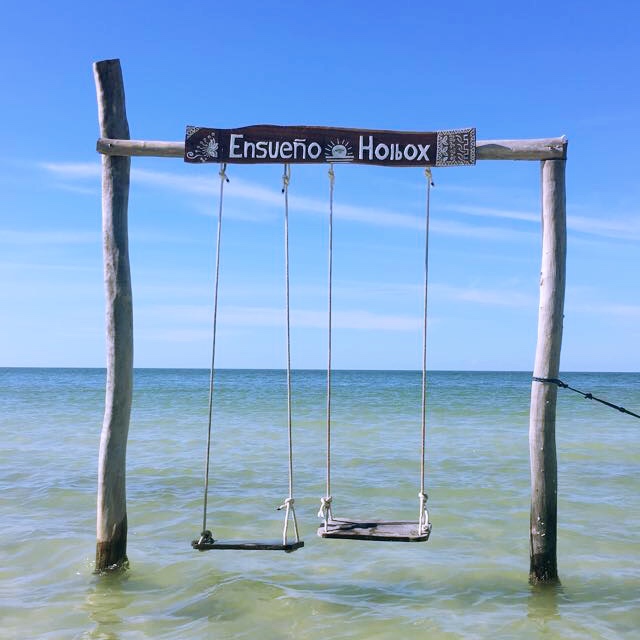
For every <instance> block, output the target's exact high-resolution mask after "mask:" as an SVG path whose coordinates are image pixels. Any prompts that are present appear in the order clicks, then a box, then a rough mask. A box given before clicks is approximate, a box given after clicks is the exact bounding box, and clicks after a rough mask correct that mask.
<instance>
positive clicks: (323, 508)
mask: <svg viewBox="0 0 640 640" xmlns="http://www.w3.org/2000/svg"><path fill="white" fill-rule="evenodd" d="M328 176H329V247H328V254H329V255H328V264H329V272H328V275H327V283H328V295H327V299H328V309H327V316H328V318H327V326H328V332H327V333H328V337H327V408H326V412H327V422H326V424H327V428H326V450H327V459H326V478H327V482H326V493H325V495H324V497H322V498H321V499H320V510H319V511H318V518H323V519H324V530H325V531H327V527H328V523H329V520H332V519H333V513H332V511H331V502H332V500H333V498H332V497H331V336H332V306H333V294H332V291H333V193H334V187H335V182H336V174H335V173H334V171H333V164H332V163H330V164H329V171H328Z"/></svg>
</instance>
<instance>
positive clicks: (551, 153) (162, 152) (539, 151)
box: [96, 136, 567, 160]
mask: <svg viewBox="0 0 640 640" xmlns="http://www.w3.org/2000/svg"><path fill="white" fill-rule="evenodd" d="M96 149H97V151H98V153H102V154H103V155H106V156H153V157H157V158H184V142H164V141H159V140H112V139H109V138H99V139H98V143H97V145H96ZM566 157H567V138H566V137H565V136H562V137H560V138H536V139H531V140H478V141H477V143H476V158H477V159H478V160H553V159H556V158H566Z"/></svg>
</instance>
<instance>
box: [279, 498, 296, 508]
mask: <svg viewBox="0 0 640 640" xmlns="http://www.w3.org/2000/svg"><path fill="white" fill-rule="evenodd" d="M294 502H295V500H294V499H293V498H286V499H285V501H284V502H283V503H282V504H281V505H280V506H279V507H277V509H276V511H281V510H282V509H289V508H290V507H292V506H293V504H294Z"/></svg>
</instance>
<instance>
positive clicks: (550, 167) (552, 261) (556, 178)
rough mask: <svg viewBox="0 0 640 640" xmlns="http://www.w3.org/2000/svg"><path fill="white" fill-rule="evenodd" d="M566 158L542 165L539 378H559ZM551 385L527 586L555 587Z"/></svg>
mask: <svg viewBox="0 0 640 640" xmlns="http://www.w3.org/2000/svg"><path fill="white" fill-rule="evenodd" d="M565 163H566V160H565V159H559V160H544V161H543V162H542V163H541V164H542V267H541V274H540V309H539V313H538V344H537V347H536V358H535V365H534V370H533V375H534V377H537V378H557V377H558V374H559V371H560V347H561V344H562V321H563V312H564V290H565V264H566V254H567V227H566V195H565ZM557 391H558V387H557V386H556V385H555V384H550V383H544V382H539V381H535V380H534V381H533V383H532V388H531V412H530V418H529V453H530V461H531V521H530V524H531V531H530V538H529V542H530V544H529V557H530V568H529V581H530V582H531V583H532V584H543V583H551V584H553V583H557V582H559V580H558V566H557V556H556V546H557V545H556V541H557V513H558V470H557V461H556V434H555V428H556V396H557Z"/></svg>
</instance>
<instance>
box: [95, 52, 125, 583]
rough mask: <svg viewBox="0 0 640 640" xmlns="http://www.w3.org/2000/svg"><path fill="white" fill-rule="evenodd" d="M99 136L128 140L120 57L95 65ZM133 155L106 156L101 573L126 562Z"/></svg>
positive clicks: (98, 567)
mask: <svg viewBox="0 0 640 640" xmlns="http://www.w3.org/2000/svg"><path fill="white" fill-rule="evenodd" d="M93 72H94V78H95V83H96V92H97V98H98V119H99V124H100V135H101V136H102V137H105V136H108V137H113V138H120V139H128V138H129V125H128V123H127V114H126V109H125V99H124V84H123V80H122V70H121V68H120V61H119V60H103V61H101V62H96V63H95V64H94V65H93ZM130 165H131V159H130V158H128V157H124V156H102V238H103V257H104V281H105V294H106V346H107V384H106V393H105V410H104V421H103V424H102V434H101V437H100V454H99V463H98V504H97V523H96V535H97V541H96V564H95V571H96V573H102V572H105V571H112V570H117V569H121V568H123V567H125V566H126V565H127V498H126V454H127V438H128V434H129V419H130V415H131V397H132V389H133V310H132V296H131V274H130V268H129V242H128V228H127V227H128V225H127V210H128V203H129V170H130Z"/></svg>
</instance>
